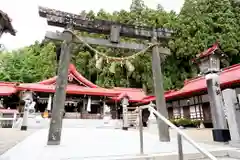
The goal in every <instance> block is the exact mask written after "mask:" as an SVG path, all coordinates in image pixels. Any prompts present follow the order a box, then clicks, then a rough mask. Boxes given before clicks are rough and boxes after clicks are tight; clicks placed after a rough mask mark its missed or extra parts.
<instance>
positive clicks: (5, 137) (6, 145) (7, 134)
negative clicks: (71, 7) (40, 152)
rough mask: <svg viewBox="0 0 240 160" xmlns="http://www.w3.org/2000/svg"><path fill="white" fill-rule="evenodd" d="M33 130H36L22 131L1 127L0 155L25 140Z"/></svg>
mask: <svg viewBox="0 0 240 160" xmlns="http://www.w3.org/2000/svg"><path fill="white" fill-rule="evenodd" d="M33 132H34V130H28V131H20V130H19V129H12V128H0V155H1V154H3V153H4V152H6V151H7V150H8V149H10V148H12V147H13V146H15V145H16V144H18V143H19V142H21V141H22V140H24V139H25V138H26V137H28V136H29V135H31V134H32V133H33Z"/></svg>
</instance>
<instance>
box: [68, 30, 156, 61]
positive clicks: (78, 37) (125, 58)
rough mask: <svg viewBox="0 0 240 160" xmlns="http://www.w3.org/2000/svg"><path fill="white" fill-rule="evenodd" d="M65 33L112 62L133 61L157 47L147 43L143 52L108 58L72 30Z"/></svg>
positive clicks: (154, 44)
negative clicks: (68, 33)
mask: <svg viewBox="0 0 240 160" xmlns="http://www.w3.org/2000/svg"><path fill="white" fill-rule="evenodd" d="M65 32H70V33H71V34H72V35H73V36H75V37H76V38H77V39H78V40H79V41H80V42H82V43H83V44H84V45H85V46H86V47H88V48H89V49H90V50H91V51H93V52H95V53H96V54H99V55H100V56H102V57H104V58H106V59H107V60H110V61H111V60H112V61H124V60H129V59H134V58H135V57H137V56H139V55H140V54H143V53H145V52H147V50H149V49H150V48H152V47H153V46H156V45H159V43H149V44H148V45H149V46H148V47H146V48H144V49H143V50H141V51H139V52H137V53H135V54H133V55H131V56H127V57H121V58H120V57H110V56H107V55H106V54H104V53H101V52H99V51H98V50H96V49H94V48H93V47H92V46H90V45H89V44H88V43H86V42H85V41H84V40H83V39H82V38H81V37H80V36H78V35H76V34H75V33H74V32H73V31H72V30H69V29H66V30H65Z"/></svg>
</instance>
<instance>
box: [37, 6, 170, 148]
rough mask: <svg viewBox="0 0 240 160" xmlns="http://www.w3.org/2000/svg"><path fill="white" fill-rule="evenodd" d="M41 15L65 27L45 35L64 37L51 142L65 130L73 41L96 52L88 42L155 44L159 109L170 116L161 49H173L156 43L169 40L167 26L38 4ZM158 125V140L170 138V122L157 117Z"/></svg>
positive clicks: (57, 140) (134, 46)
mask: <svg viewBox="0 0 240 160" xmlns="http://www.w3.org/2000/svg"><path fill="white" fill-rule="evenodd" d="M39 15H40V16H41V17H44V18H46V19H47V22H48V25H51V26H57V27H63V28H65V30H64V32H63V33H60V34H59V33H53V32H47V33H46V38H48V39H52V40H58V41H63V43H62V45H61V55H60V62H59V67H58V79H57V85H56V93H55V98H54V102H53V112H52V119H51V125H50V129H49V135H48V145H59V144H60V140H61V130H62V116H61V114H62V113H63V109H64V101H65V98H66V93H65V88H66V85H67V74H68V66H69V63H70V59H71V58H70V48H71V43H83V44H84V45H86V46H87V47H88V48H89V49H91V50H93V51H95V53H96V50H94V49H93V48H91V46H90V45H89V44H94V45H103V46H107V47H114V48H125V49H134V50H143V51H146V50H147V49H150V48H152V72H153V80H154V88H155V89H154V91H155V95H156V105H157V110H158V111H159V112H160V113H161V114H162V115H164V116H165V117H168V114H167V108H166V102H165V97H164V89H163V84H162V82H163V78H162V72H161V59H160V54H159V53H161V54H166V55H169V54H170V51H169V49H167V48H164V47H160V48H159V47H158V45H156V44H157V43H158V41H159V40H160V41H166V40H168V39H169V38H171V33H172V31H170V30H167V29H156V28H152V27H142V26H133V25H126V24H120V23H117V22H113V21H106V20H97V19H96V20H89V19H86V17H83V16H81V15H76V14H72V13H67V12H62V11H59V10H54V9H48V8H44V7H39ZM73 29H74V30H77V31H79V32H88V33H100V34H105V35H110V38H109V40H106V39H96V38H89V37H79V36H77V35H75V34H74V32H73ZM120 35H121V36H123V37H130V38H136V39H143V40H150V41H151V43H152V44H153V45H152V46H146V45H144V44H136V43H124V42H120ZM125 54H126V53H125ZM131 55H132V54H130V56H131ZM127 56H129V55H127ZM122 102H123V116H125V118H123V119H124V121H123V122H124V125H123V126H125V125H126V121H127V115H126V110H127V109H126V106H127V105H126V104H127V103H128V102H127V101H126V98H124V99H123V101H122ZM158 128H159V140H160V141H170V136H169V128H168V126H167V125H166V124H165V123H164V122H163V121H161V120H158Z"/></svg>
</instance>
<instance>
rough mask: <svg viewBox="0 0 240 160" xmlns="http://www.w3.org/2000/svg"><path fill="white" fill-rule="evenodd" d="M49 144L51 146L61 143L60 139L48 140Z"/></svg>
mask: <svg viewBox="0 0 240 160" xmlns="http://www.w3.org/2000/svg"><path fill="white" fill-rule="evenodd" d="M47 145H49V146H54V145H60V141H48V142H47Z"/></svg>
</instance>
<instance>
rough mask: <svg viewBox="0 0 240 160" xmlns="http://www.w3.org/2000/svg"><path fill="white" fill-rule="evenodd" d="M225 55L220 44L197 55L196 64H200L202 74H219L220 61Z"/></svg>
mask: <svg viewBox="0 0 240 160" xmlns="http://www.w3.org/2000/svg"><path fill="white" fill-rule="evenodd" d="M224 57H225V55H224V54H223V53H222V52H221V50H220V49H219V47H218V44H217V43H216V44H214V45H213V46H212V47H211V48H209V49H208V50H206V51H205V52H202V53H200V54H198V55H197V58H196V59H195V62H196V63H197V64H198V66H199V69H200V74H203V75H206V74H209V73H218V72H219V71H220V60H221V59H222V58H224Z"/></svg>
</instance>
